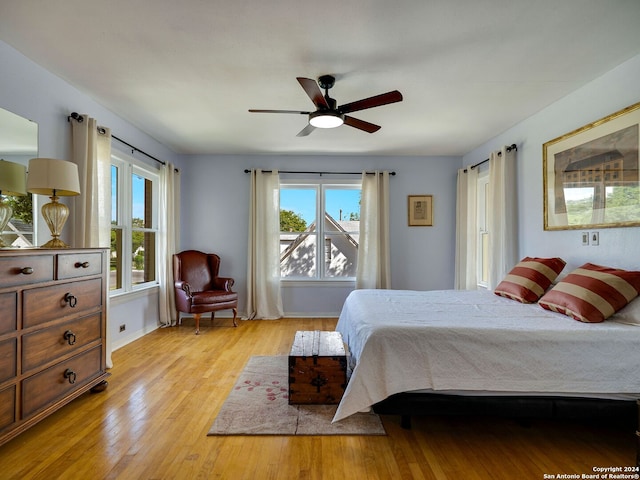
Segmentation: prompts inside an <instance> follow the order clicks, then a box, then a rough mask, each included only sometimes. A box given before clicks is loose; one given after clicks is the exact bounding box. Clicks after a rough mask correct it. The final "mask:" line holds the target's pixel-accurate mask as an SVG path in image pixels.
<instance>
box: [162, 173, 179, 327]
mask: <svg viewBox="0 0 640 480" xmlns="http://www.w3.org/2000/svg"><path fill="white" fill-rule="evenodd" d="M159 207H160V208H159V210H158V214H159V219H158V220H159V221H158V233H159V238H158V280H159V283H160V296H159V316H160V319H159V321H160V325H162V326H165V327H167V326H171V325H175V324H176V322H177V320H178V319H177V318H176V315H177V313H176V300H175V295H174V291H173V254H174V253H176V252H177V249H178V246H179V245H180V173H179V172H178V171H176V169H175V167H174V166H173V165H172V164H171V163H167V164H166V165H164V166H163V167H162V170H161V172H160V206H159Z"/></svg>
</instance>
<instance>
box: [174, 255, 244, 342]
mask: <svg viewBox="0 0 640 480" xmlns="http://www.w3.org/2000/svg"><path fill="white" fill-rule="evenodd" d="M219 268H220V257H219V256H218V255H216V254H214V253H204V252H199V251H197V250H186V251H184V252H180V253H176V254H175V255H174V256H173V279H174V290H175V297H176V310H177V317H176V318H177V321H178V323H180V312H185V313H192V314H193V316H194V319H195V322H196V335H197V334H199V333H200V316H201V315H202V314H203V313H207V312H211V322H212V323H213V318H214V315H215V312H217V311H218V310H226V309H231V310H233V326H234V327H237V326H238V324H237V323H236V318H237V315H238V294H237V293H236V292H234V291H232V290H231V287H232V286H233V284H234V280H233V278H229V277H220V276H218V270H219Z"/></svg>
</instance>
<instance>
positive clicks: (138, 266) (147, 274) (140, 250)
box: [131, 231, 156, 285]
mask: <svg viewBox="0 0 640 480" xmlns="http://www.w3.org/2000/svg"><path fill="white" fill-rule="evenodd" d="M131 251H132V252H133V254H132V262H133V265H132V272H131V274H132V276H131V284H132V285H138V284H140V283H145V282H153V281H155V279H156V266H155V258H156V234H155V232H140V231H134V232H133V241H132V244H131Z"/></svg>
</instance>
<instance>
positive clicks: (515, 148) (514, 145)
mask: <svg viewBox="0 0 640 480" xmlns="http://www.w3.org/2000/svg"><path fill="white" fill-rule="evenodd" d="M511 150H515V151H516V152H517V151H518V146H517V145H516V144H515V143H512V144H511V145H509V146H508V147H507V152H510V151H511ZM498 155H502V153H501V152H498ZM488 161H489V159H488V158H485V159H484V160H483V161H481V162H478V163H476V164H475V165H471V166H470V167H469V168H470V169H471V170H473V169H474V168H476V167H479V166H480V165H482V164H483V163H487V162H488ZM464 173H467V169H466V168H465V169H464Z"/></svg>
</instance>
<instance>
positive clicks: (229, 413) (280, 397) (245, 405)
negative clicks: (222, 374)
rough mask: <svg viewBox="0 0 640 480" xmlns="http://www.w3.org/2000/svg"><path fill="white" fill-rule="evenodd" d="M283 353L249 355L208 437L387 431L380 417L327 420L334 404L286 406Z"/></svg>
mask: <svg viewBox="0 0 640 480" xmlns="http://www.w3.org/2000/svg"><path fill="white" fill-rule="evenodd" d="M288 375H289V366H288V357H287V356H274V357H265V356H256V357H251V358H250V359H249V362H248V363H247V365H246V366H245V368H244V370H243V371H242V373H241V374H240V377H239V378H238V381H237V382H236V384H235V386H234V387H233V389H232V390H231V393H230V394H229V396H228V397H227V399H226V400H225V402H224V404H223V405H222V408H221V409H220V412H219V413H218V416H217V417H216V419H215V421H214V422H213V425H212V426H211V429H210V430H209V433H208V434H207V435H386V432H385V430H384V427H383V426H382V422H381V421H380V417H379V416H378V415H376V414H374V413H357V414H355V415H352V416H351V417H348V418H345V419H344V420H341V421H340V422H336V423H331V420H332V419H333V415H334V414H335V412H336V408H337V405H289V383H288Z"/></svg>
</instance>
